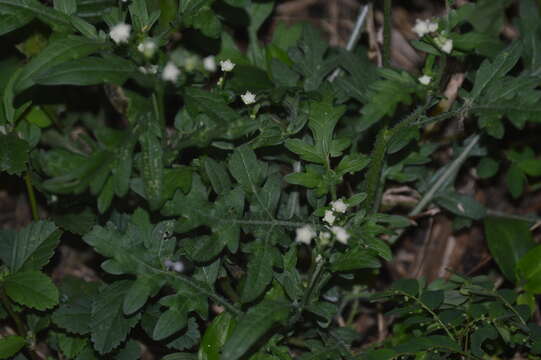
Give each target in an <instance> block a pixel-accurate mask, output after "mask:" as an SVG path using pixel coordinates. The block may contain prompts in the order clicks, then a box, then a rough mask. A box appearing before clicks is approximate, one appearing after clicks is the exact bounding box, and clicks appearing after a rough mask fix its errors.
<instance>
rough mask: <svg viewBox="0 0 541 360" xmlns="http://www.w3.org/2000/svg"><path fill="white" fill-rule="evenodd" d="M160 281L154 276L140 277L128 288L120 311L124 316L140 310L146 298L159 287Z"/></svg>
mask: <svg viewBox="0 0 541 360" xmlns="http://www.w3.org/2000/svg"><path fill="white" fill-rule="evenodd" d="M159 283H160V280H159V279H157V278H156V276H150V275H146V276H145V275H141V276H138V277H137V280H135V282H134V283H133V285H132V286H131V287H130V289H129V290H128V292H127V293H126V297H125V298H124V303H123V305H122V310H123V311H124V314H126V315H131V314H133V313H134V312H136V311H137V310H139V309H140V308H142V307H143V306H144V305H145V304H146V302H147V300H148V298H149V297H150V296H151V295H152V294H153V293H155V292H156V290H158V289H159V288H160V287H161V284H160V285H158V284H159Z"/></svg>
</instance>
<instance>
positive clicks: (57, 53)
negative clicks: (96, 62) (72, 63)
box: [0, 0, 110, 93]
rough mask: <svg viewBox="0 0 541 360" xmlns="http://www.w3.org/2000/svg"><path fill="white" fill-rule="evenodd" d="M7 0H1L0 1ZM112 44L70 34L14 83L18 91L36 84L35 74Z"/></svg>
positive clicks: (38, 58)
mask: <svg viewBox="0 0 541 360" xmlns="http://www.w3.org/2000/svg"><path fill="white" fill-rule="evenodd" d="M2 1H6V0H0V3H1V2H2ZM24 1H28V0H24ZM109 46H110V44H108V43H105V42H103V41H101V40H90V39H87V38H84V37H82V36H75V35H68V36H66V37H63V38H59V39H57V40H54V41H52V42H50V43H49V45H48V46H47V47H46V48H45V49H43V51H42V52H40V53H39V55H37V56H35V57H34V58H32V60H30V62H29V63H28V64H26V65H25V66H24V67H23V68H22V71H21V73H20V75H19V76H18V78H17V82H16V84H15V85H14V89H15V92H16V93H20V92H21V91H23V90H25V89H28V88H29V87H31V86H32V85H34V80H33V79H34V76H35V75H36V74H38V73H44V72H46V71H47V70H48V69H51V68H53V67H54V66H56V65H59V64H62V63H65V62H66V61H69V60H75V59H80V58H82V57H85V56H88V55H90V54H92V53H95V52H98V51H100V50H104V49H107V48H108V47H109Z"/></svg>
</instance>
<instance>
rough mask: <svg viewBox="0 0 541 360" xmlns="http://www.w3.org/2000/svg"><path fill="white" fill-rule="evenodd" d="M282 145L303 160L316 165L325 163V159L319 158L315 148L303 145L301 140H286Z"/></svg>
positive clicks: (319, 155)
mask: <svg viewBox="0 0 541 360" xmlns="http://www.w3.org/2000/svg"><path fill="white" fill-rule="evenodd" d="M284 145H285V147H286V148H287V149H288V150H289V151H291V152H294V153H295V154H297V155H299V156H300V157H301V159H303V160H306V161H310V162H314V163H318V164H324V163H325V158H324V157H322V156H321V154H320V153H319V152H318V151H317V149H316V147H315V146H313V145H309V144H307V143H305V142H304V141H302V140H301V139H287V140H286V141H285V143H284Z"/></svg>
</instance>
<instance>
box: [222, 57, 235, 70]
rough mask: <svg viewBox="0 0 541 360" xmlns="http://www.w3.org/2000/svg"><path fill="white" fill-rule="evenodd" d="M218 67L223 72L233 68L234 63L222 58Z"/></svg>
mask: <svg viewBox="0 0 541 360" xmlns="http://www.w3.org/2000/svg"><path fill="white" fill-rule="evenodd" d="M220 68H221V69H222V71H223V72H229V71H233V69H234V68H235V63H233V62H232V61H231V60H229V59H227V60H225V61H224V60H222V61H220Z"/></svg>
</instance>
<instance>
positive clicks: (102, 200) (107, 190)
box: [98, 176, 114, 214]
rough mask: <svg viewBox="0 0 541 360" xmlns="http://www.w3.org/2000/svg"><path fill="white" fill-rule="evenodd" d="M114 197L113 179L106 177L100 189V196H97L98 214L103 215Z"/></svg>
mask: <svg viewBox="0 0 541 360" xmlns="http://www.w3.org/2000/svg"><path fill="white" fill-rule="evenodd" d="M113 196H114V184H113V178H112V177H111V176H109V177H107V181H106V182H105V185H103V188H102V189H101V192H100V195H99V196H98V211H99V212H100V214H103V213H105V212H106V211H107V209H109V206H111V201H113Z"/></svg>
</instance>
